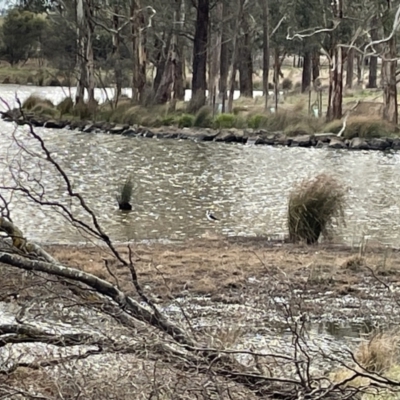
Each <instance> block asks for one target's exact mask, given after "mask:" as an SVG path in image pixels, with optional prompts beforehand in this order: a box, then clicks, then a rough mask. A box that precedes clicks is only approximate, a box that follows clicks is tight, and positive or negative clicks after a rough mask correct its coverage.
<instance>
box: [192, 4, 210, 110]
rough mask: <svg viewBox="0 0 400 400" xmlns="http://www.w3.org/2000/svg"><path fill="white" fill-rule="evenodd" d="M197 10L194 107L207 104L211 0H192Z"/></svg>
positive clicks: (193, 78)
mask: <svg viewBox="0 0 400 400" xmlns="http://www.w3.org/2000/svg"><path fill="white" fill-rule="evenodd" d="M192 5H193V7H194V8H195V10H196V22H195V33H194V39H193V62H192V105H191V107H192V109H197V108H199V107H201V106H203V105H204V104H205V101H206V89H207V46H208V36H209V35H208V31H209V21H210V0H192Z"/></svg>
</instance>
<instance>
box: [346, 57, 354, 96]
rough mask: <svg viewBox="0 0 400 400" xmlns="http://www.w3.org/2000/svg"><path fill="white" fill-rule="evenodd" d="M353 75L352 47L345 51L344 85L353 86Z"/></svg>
mask: <svg viewBox="0 0 400 400" xmlns="http://www.w3.org/2000/svg"><path fill="white" fill-rule="evenodd" d="M353 76H354V49H349V50H348V52H347V65H346V87H347V88H349V89H351V88H352V87H353Z"/></svg>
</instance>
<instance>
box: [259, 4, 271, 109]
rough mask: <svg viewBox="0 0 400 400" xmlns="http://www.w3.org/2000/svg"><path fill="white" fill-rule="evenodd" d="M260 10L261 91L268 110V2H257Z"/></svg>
mask: <svg viewBox="0 0 400 400" xmlns="http://www.w3.org/2000/svg"><path fill="white" fill-rule="evenodd" d="M259 1H260V3H261V8H262V19H263V91H264V96H265V100H264V109H265V111H266V110H268V97H269V88H268V86H269V57H270V50H269V5H268V0H259Z"/></svg>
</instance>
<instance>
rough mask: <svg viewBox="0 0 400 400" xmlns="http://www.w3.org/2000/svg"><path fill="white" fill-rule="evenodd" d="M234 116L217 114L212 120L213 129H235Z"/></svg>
mask: <svg viewBox="0 0 400 400" xmlns="http://www.w3.org/2000/svg"><path fill="white" fill-rule="evenodd" d="M236 121H237V119H236V115H234V114H218V115H217V116H216V117H215V118H214V123H213V127H214V128H215V129H230V128H235V127H236Z"/></svg>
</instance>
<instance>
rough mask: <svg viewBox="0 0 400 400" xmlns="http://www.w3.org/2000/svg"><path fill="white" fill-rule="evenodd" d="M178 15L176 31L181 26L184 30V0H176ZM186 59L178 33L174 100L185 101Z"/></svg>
mask: <svg viewBox="0 0 400 400" xmlns="http://www.w3.org/2000/svg"><path fill="white" fill-rule="evenodd" d="M176 6H177V13H176V20H177V24H175V29H177V26H179V30H183V28H184V25H185V19H186V18H185V16H186V12H185V2H184V1H182V0H176ZM183 58H184V41H183V39H182V37H181V35H180V34H179V32H176V46H175V68H174V87H173V92H174V99H176V100H184V99H185V64H184V62H183Z"/></svg>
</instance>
